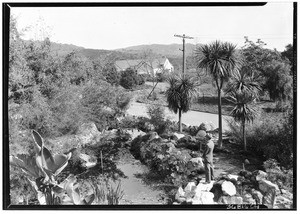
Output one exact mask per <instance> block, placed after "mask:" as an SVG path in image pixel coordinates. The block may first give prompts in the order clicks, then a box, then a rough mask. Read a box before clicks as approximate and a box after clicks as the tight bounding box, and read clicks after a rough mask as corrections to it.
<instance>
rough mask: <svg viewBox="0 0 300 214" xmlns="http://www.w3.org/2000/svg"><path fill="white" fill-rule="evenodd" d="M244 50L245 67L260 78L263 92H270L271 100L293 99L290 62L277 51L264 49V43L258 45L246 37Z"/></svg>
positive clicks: (259, 42) (260, 42)
mask: <svg viewBox="0 0 300 214" xmlns="http://www.w3.org/2000/svg"><path fill="white" fill-rule="evenodd" d="M245 39H246V41H245V46H244V47H243V48H242V54H243V59H244V60H243V61H244V65H243V66H244V67H246V68H247V70H251V71H252V72H254V74H255V76H257V77H259V83H260V85H261V87H262V91H265V92H268V93H269V95H270V99H272V100H274V101H277V100H278V101H284V100H286V99H290V98H291V91H292V84H293V83H292V76H291V74H290V69H291V67H290V62H289V61H288V60H287V59H286V58H284V57H282V54H280V53H279V52H278V51H276V50H270V49H267V48H264V46H265V45H266V44H265V43H264V42H263V41H261V40H258V41H257V42H256V43H254V42H252V41H250V40H249V39H248V38H247V37H245Z"/></svg>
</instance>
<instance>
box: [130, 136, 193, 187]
mask: <svg viewBox="0 0 300 214" xmlns="http://www.w3.org/2000/svg"><path fill="white" fill-rule="evenodd" d="M153 135H155V134H154V133H150V134H147V135H144V136H139V137H137V138H136V139H134V140H133V141H132V144H131V152H132V153H133V155H134V156H135V157H136V158H138V159H140V160H141V161H142V162H143V163H145V164H146V165H148V166H149V167H150V169H151V170H153V171H155V172H157V173H158V174H159V175H160V176H161V177H164V178H165V181H166V182H170V183H172V184H175V185H181V184H182V183H186V182H187V180H188V177H189V176H190V175H191V174H192V172H191V171H189V169H188V167H187V163H188V161H189V160H190V159H191V156H190V154H189V152H188V151H187V150H179V149H177V148H175V146H174V144H173V143H172V142H166V141H165V140H163V139H161V138H153Z"/></svg>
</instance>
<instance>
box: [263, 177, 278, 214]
mask: <svg viewBox="0 0 300 214" xmlns="http://www.w3.org/2000/svg"><path fill="white" fill-rule="evenodd" d="M258 183H259V189H260V190H261V191H262V193H263V201H262V203H263V204H264V205H266V206H267V207H268V208H270V209H273V207H274V204H275V199H276V190H278V186H277V185H276V184H273V183H272V182H271V181H268V180H265V179H262V180H260V181H259V182H258Z"/></svg>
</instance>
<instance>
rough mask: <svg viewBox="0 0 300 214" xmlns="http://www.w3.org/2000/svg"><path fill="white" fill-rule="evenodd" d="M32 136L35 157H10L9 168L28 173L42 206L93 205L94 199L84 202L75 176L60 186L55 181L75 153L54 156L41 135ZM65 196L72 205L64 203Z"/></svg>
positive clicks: (84, 199)
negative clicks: (16, 168) (12, 167)
mask: <svg viewBox="0 0 300 214" xmlns="http://www.w3.org/2000/svg"><path fill="white" fill-rule="evenodd" d="M32 136H33V139H34V150H35V154H34V155H25V154H22V155H17V156H10V164H11V165H12V166H15V167H18V168H20V169H21V170H22V171H23V172H24V173H25V175H26V176H27V179H28V181H29V183H30V184H31V185H32V186H33V188H34V189H35V190H36V193H37V198H38V200H39V202H40V204H41V205H43V204H47V205H58V204H64V203H69V204H91V203H92V201H93V200H94V196H93V195H90V196H88V197H86V198H81V196H80V192H79V189H78V186H77V185H75V183H76V177H75V176H74V175H69V177H68V178H66V179H65V180H64V181H63V182H61V183H60V184H58V183H57V181H56V177H57V175H58V174H59V173H60V172H61V171H62V170H63V169H64V168H65V167H66V166H67V164H68V161H69V160H70V158H71V156H72V151H73V150H74V149H71V150H70V151H69V152H67V153H64V154H55V155H54V156H53V155H52V153H51V152H50V151H49V150H48V149H47V148H46V147H45V145H44V140H43V138H42V137H41V136H40V134H39V133H38V132H36V131H34V130H33V131H32ZM65 196H68V198H69V201H68V199H67V200H65V199H66V197H65Z"/></svg>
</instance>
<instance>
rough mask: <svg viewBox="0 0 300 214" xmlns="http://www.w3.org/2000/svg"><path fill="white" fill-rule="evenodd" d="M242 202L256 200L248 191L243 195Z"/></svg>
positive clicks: (252, 202) (251, 202)
mask: <svg viewBox="0 0 300 214" xmlns="http://www.w3.org/2000/svg"><path fill="white" fill-rule="evenodd" d="M243 202H244V203H245V204H256V201H255V200H254V199H253V198H252V195H251V194H249V193H246V194H245V195H243Z"/></svg>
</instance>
